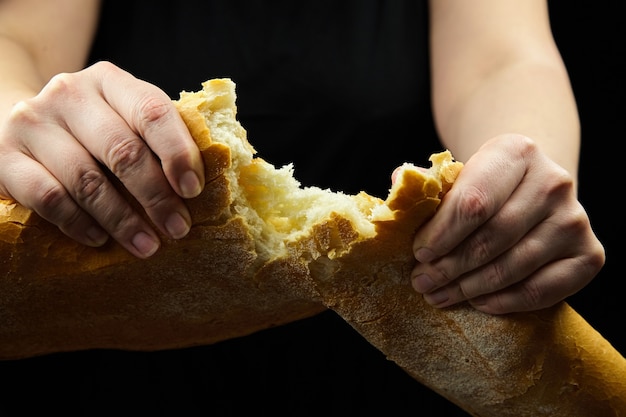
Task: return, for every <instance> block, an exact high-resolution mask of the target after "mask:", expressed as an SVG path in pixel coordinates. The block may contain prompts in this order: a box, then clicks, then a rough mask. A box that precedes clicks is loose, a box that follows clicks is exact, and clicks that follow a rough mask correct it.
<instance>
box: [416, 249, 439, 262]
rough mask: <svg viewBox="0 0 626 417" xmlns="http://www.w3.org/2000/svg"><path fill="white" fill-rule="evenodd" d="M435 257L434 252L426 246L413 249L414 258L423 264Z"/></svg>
mask: <svg viewBox="0 0 626 417" xmlns="http://www.w3.org/2000/svg"><path fill="white" fill-rule="evenodd" d="M435 257H436V256H435V253H434V252H433V251H431V250H430V249H428V248H419V249H418V250H416V251H415V259H417V261H418V262H421V263H423V264H427V263H428V262H430V261H432V260H433V259H435Z"/></svg>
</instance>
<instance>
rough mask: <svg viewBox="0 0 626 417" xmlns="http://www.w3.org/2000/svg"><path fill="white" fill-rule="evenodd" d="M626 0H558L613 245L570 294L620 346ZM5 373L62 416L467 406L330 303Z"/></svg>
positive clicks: (389, 411) (597, 200)
mask: <svg viewBox="0 0 626 417" xmlns="http://www.w3.org/2000/svg"><path fill="white" fill-rule="evenodd" d="M625 4H626V2H624V1H623V0H613V1H609V0H605V1H596V2H589V1H587V2H585V1H582V0H580V1H572V0H569V1H552V2H550V7H551V13H552V20H553V30H554V34H555V37H556V39H557V43H558V45H559V47H560V48H561V51H562V55H563V57H564V60H565V63H566V65H567V67H568V69H569V71H570V76H571V80H572V84H573V87H574V91H575V95H576V98H577V102H578V105H579V110H580V114H581V120H582V132H583V144H582V156H581V171H580V172H581V173H580V199H581V202H582V203H583V205H584V206H585V208H586V209H587V211H588V213H589V215H590V217H591V219H592V224H593V227H594V229H595V230H596V233H597V234H598V236H599V238H600V239H601V241H602V242H603V243H604V245H605V248H606V253H607V263H606V266H605V268H604V269H603V270H602V271H601V273H600V274H599V275H598V276H597V278H596V279H595V280H594V281H593V282H592V283H591V284H590V285H589V286H588V287H586V288H585V289H584V290H583V291H581V292H580V293H578V294H577V295H575V296H573V297H572V298H571V299H570V300H569V301H570V303H571V304H572V305H573V306H574V308H575V309H576V310H577V311H578V312H579V313H581V314H582V315H583V317H585V318H586V319H587V320H588V321H589V322H590V324H591V325H593V326H594V327H595V328H596V329H597V330H598V331H599V332H600V333H601V334H602V335H603V336H604V337H606V338H607V339H608V340H609V341H610V342H611V343H612V344H613V345H614V346H615V347H616V348H617V349H618V350H619V351H620V352H621V353H623V354H626V332H624V331H623V328H624V326H623V324H622V323H623V321H624V319H626V313H625V311H626V310H625V308H624V301H623V297H622V294H623V293H622V292H621V291H620V289H621V287H622V285H621V281H622V280H623V279H624V273H623V271H622V270H623V267H622V264H621V261H622V253H621V251H622V250H623V248H624V244H623V243H622V239H623V236H624V217H623V215H622V212H623V209H622V208H621V193H622V192H623V191H622V189H623V188H624V185H623V180H622V169H623V168H622V161H621V154H620V151H621V149H620V146H621V142H622V141H623V139H624V133H623V132H624V129H623V114H624V111H625V110H626V106H625V105H624V97H625V93H626V91H625V89H624V79H623V74H624V70H625V69H626V68H625V66H624V62H623V61H624V59H623V54H624V53H625V51H626V48H625V46H626V45H625V44H626V33H625V31H624V28H623V26H622V19H623V16H625V15H626V13H625V12H626V6H625ZM322 329H323V331H322ZM329 340H331V341H332V343H329ZM0 378H2V381H3V388H2V390H0V416H4V415H25V414H29V413H31V412H33V411H34V410H47V411H49V412H50V411H56V412H60V413H62V414H64V415H111V414H115V415H119V414H124V415H125V414H128V415H131V414H139V415H152V416H156V415H181V416H187V415H219V416H224V415H243V413H244V412H245V411H246V410H250V413H254V414H258V415H292V414H297V415H343V416H350V415H357V414H362V413H364V412H367V413H370V414H378V413H384V414H385V415H389V416H392V415H400V414H403V415H404V414H405V413H410V414H411V415H415V416H418V415H419V416H455V415H458V416H467V414H466V413H464V412H462V411H460V410H458V409H457V408H456V407H455V406H453V405H451V404H450V403H449V402H447V401H446V400H443V399H442V398H440V397H438V396H437V395H435V394H433V393H431V392H430V391H429V390H427V389H425V388H423V387H421V386H420V385H419V384H417V383H416V382H415V381H412V380H411V379H410V378H409V377H408V376H407V375H405V374H404V373H403V371H401V370H399V369H398V368H397V367H396V366H395V365H394V364H392V363H390V362H388V361H386V360H385V359H384V358H383V357H382V356H381V355H380V354H379V352H377V351H376V350H375V349H373V348H372V347H371V346H369V344H367V343H366V342H365V341H363V340H362V338H361V337H360V336H358V335H357V334H355V333H354V332H353V331H352V329H350V328H349V327H348V326H347V325H346V324H345V323H343V322H342V321H341V320H340V319H338V318H337V317H336V316H335V315H334V314H333V313H330V312H329V313H324V314H321V315H320V316H317V317H315V318H313V319H310V320H303V321H301V322H297V323H292V324H289V325H287V326H283V327H281V328H277V329H271V330H268V331H263V332H259V333H258V334H255V335H252V336H249V337H246V338H242V339H236V340H230V341H227V342H224V343H219V344H217V345H214V346H208V347H199V348H190V349H183V350H177V351H165V352H153V353H133V352H110V351H91V352H77V353H72V354H57V355H49V356H46V357H41V358H32V359H28V360H24V361H17V362H4V363H0Z"/></svg>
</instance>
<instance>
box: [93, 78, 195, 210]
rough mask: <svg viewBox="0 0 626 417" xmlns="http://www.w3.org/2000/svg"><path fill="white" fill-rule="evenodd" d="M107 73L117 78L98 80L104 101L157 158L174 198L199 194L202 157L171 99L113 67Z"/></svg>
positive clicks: (155, 88) (160, 91) (153, 87)
mask: <svg viewBox="0 0 626 417" xmlns="http://www.w3.org/2000/svg"><path fill="white" fill-rule="evenodd" d="M108 70H110V71H115V72H117V73H119V74H116V75H119V76H117V77H115V78H113V77H103V78H102V80H101V83H102V96H103V97H104V99H105V100H106V101H107V102H108V103H109V104H110V105H111V107H112V108H114V109H115V110H116V111H117V112H118V113H119V114H120V116H121V117H122V118H123V119H124V120H126V121H127V122H128V125H129V127H130V128H131V129H132V130H133V131H134V132H135V133H136V134H137V135H138V136H140V137H141V138H143V139H144V140H145V141H146V143H147V144H148V145H149V147H150V149H152V151H153V152H154V153H155V154H156V155H157V157H158V158H159V160H160V161H161V164H162V167H163V171H164V172H165V176H166V178H167V179H168V181H169V183H170V185H171V187H172V188H173V189H174V190H175V191H176V192H177V193H178V195H180V196H181V197H184V198H191V197H195V196H197V195H198V194H200V192H201V191H202V188H203V187H204V167H203V162H202V157H201V155H200V151H199V149H198V147H197V145H196V143H195V141H194V140H193V138H192V137H191V135H190V133H189V130H188V129H187V127H186V125H185V123H184V122H183V120H182V118H181V117H180V114H179V113H178V111H177V110H176V108H175V107H174V105H173V103H172V101H171V99H170V98H169V97H168V96H167V95H166V94H165V93H164V92H163V91H162V90H160V89H158V88H157V87H155V86H153V85H151V84H149V83H147V82H144V81H141V80H138V79H137V78H135V77H133V76H132V75H131V74H128V73H126V72H124V71H122V70H120V69H119V68H117V67H111V68H109V69H108ZM110 82H114V83H115V85H110V84H109V83H110Z"/></svg>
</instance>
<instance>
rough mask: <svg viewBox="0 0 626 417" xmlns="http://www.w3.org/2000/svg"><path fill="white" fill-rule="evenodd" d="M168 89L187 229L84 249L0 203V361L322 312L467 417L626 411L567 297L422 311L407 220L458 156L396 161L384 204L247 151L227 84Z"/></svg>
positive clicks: (448, 180) (191, 339)
mask: <svg viewBox="0 0 626 417" xmlns="http://www.w3.org/2000/svg"><path fill="white" fill-rule="evenodd" d="M203 87H204V88H203V90H201V91H198V92H194V93H187V92H183V93H181V97H180V100H178V101H176V102H175V103H176V106H177V107H178V109H179V111H180V113H181V115H182V117H183V119H184V120H185V122H186V123H187V126H188V127H189V130H190V132H191V133H192V135H193V136H194V138H195V139H196V141H197V142H198V145H199V147H200V149H201V151H202V153H203V156H204V159H205V166H206V171H207V172H206V175H207V185H206V187H205V190H204V191H203V193H202V195H201V196H199V197H197V198H195V199H192V200H189V202H188V204H189V207H190V210H191V212H192V217H193V226H192V228H191V232H190V233H189V235H188V236H187V237H186V238H184V239H182V240H179V241H171V240H165V241H164V244H163V246H162V248H161V250H160V251H159V252H158V253H157V254H156V255H155V256H153V257H152V258H150V259H148V260H139V259H136V258H134V257H132V256H131V255H130V254H128V253H126V252H125V251H124V250H123V249H122V248H121V247H120V246H118V245H117V244H115V243H114V242H111V243H109V244H108V245H107V246H106V247H104V248H99V249H94V248H88V247H84V246H81V245H79V244H77V243H74V242H73V241H71V240H70V239H69V238H67V237H65V236H64V235H63V234H62V233H61V232H59V231H58V230H57V229H56V228H55V227H54V226H51V225H50V224H48V223H46V222H45V221H43V220H41V219H40V218H39V217H38V216H36V215H35V214H33V213H31V212H29V211H28V210H25V209H24V208H22V207H21V206H19V205H17V204H15V203H14V202H11V201H1V202H0V254H1V255H2V257H1V258H0V358H2V359H16V358H24V357H29V356H35V355H42V354H47V353H52V352H60V351H73V350H82V349H90V348H114V349H127V350H157V349H168V348H178V347H186V346H192V345H200V344H210V343H215V342H218V341H220V340H225V339H229V338H233V337H237V336H243V335H246V334H250V333H252V332H255V331H259V330H262V329H265V328H269V327H272V326H278V325H281V324H285V323H288V322H291V321H294V320H298V319H300V318H304V317H308V316H311V315H314V314H317V313H319V312H321V311H323V310H325V309H327V308H331V309H333V310H334V311H336V312H337V313H338V314H340V315H341V316H342V317H343V318H344V319H345V320H346V321H347V322H348V323H350V324H351V325H352V326H353V327H354V328H355V329H356V330H357V331H358V332H360V334H362V335H363V336H364V337H365V338H366V339H367V340H368V341H369V342H370V343H372V344H373V345H374V346H376V347H377V348H378V349H380V350H381V351H382V352H383V353H384V354H385V355H387V357H389V359H391V360H393V361H394V362H395V363H397V364H398V365H399V366H400V367H402V368H403V369H404V370H405V371H406V372H407V373H409V374H410V375H411V376H413V377H414V378H415V379H416V380H418V381H419V382H421V383H423V384H425V385H426V386H428V387H430V388H431V389H433V390H434V391H436V392H438V393H439V394H441V395H443V396H444V397H445V398H447V399H449V400H450V401H452V402H454V403H455V404H457V405H458V406H460V407H461V408H463V409H465V410H467V411H468V412H469V413H470V414H472V415H475V416H483V417H484V416H494V417H495V416H498V417H503V416H505V417H506V416H517V417H524V416H533V417H534V416H568V417H572V416H591V415H601V416H623V415H626V360H625V359H624V358H623V357H622V356H621V355H620V354H619V353H618V352H617V351H615V349H613V347H612V346H611V345H610V344H609V343H608V342H607V341H606V340H605V339H603V338H602V336H601V335H599V334H598V333H597V332H595V330H594V329H593V328H591V326H589V324H587V323H586V322H585V320H584V319H583V318H582V317H580V316H579V315H578V314H577V313H576V312H575V311H574V310H573V309H571V308H570V307H569V306H568V305H567V304H565V303H561V304H559V305H557V306H555V307H554V308H551V309H547V310H543V311H540V312H536V313H526V314H518V315H510V316H505V317H501V316H490V315H486V314H483V313H480V312H477V311H476V310H473V309H472V308H470V307H467V306H461V307H455V308H450V309H444V310H438V309H434V308H432V307H430V306H428V305H427V304H426V303H425V302H424V301H423V299H422V298H421V297H420V296H419V295H418V294H417V293H415V292H414V291H413V290H412V288H411V286H410V282H409V272H410V270H411V268H412V266H413V262H414V258H413V256H412V253H411V241H412V236H413V234H414V232H415V230H416V229H417V228H418V227H419V226H420V225H421V224H423V223H424V222H425V221H426V220H428V219H429V218H430V217H431V216H432V215H433V214H434V213H435V210H436V208H437V206H438V204H439V203H440V201H441V198H442V196H443V195H444V194H445V192H446V191H447V190H448V189H449V187H450V186H451V185H452V183H453V182H454V180H455V178H456V175H457V174H458V172H459V171H460V169H461V167H462V164H460V163H458V162H455V161H454V160H453V159H452V157H451V154H450V153H449V152H447V151H446V152H442V153H440V154H435V155H433V156H432V157H431V161H432V167H431V168H430V169H429V170H428V171H422V170H420V169H418V168H416V167H414V166H412V165H410V164H405V165H404V166H403V167H402V169H401V170H400V172H399V175H398V177H397V180H396V182H395V184H394V185H393V186H392V188H391V190H390V192H389V195H388V196H387V198H386V199H385V200H382V199H379V198H376V197H372V196H370V195H367V194H366V193H360V194H358V195H345V194H342V193H339V192H331V191H329V190H322V189H319V188H315V187H302V186H301V185H300V184H299V183H298V182H297V181H296V180H295V179H294V175H293V172H292V167H290V166H285V167H282V168H276V167H274V166H272V165H271V164H269V163H268V162H266V161H264V160H263V159H261V158H258V157H255V151H254V149H253V147H252V146H251V145H250V144H249V143H248V141H247V139H246V132H245V130H244V129H243V128H242V126H241V125H240V124H239V123H238V122H237V120H236V105H235V86H234V84H233V83H232V81H230V80H228V79H218V80H210V81H207V82H206V83H204V84H203Z"/></svg>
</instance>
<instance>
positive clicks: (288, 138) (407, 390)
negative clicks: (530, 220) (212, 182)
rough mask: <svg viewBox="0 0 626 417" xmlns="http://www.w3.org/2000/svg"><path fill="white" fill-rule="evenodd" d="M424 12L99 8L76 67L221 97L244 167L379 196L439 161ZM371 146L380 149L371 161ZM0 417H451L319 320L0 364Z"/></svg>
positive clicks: (341, 329) (325, 1)
mask: <svg viewBox="0 0 626 417" xmlns="http://www.w3.org/2000/svg"><path fill="white" fill-rule="evenodd" d="M425 5H426V2H415V1H397V0H394V1H387V2H385V1H372V0H353V1H343V0H342V1H335V0H331V1H329V0H315V1H301V0H295V1H293V0H289V1H271V2H270V1H242V0H222V1H157V2H155V1H153V0H146V1H108V2H105V3H104V6H103V9H102V18H101V22H100V30H99V34H98V37H97V38H96V40H95V43H94V48H93V53H92V55H91V62H95V61H97V60H110V61H112V62H114V63H115V64H117V65H119V66H120V67H122V68H124V69H126V70H128V71H130V72H131V73H133V74H134V75H135V76H137V77H139V78H141V79H144V80H147V81H150V82H151V83H154V84H156V85H157V86H160V87H161V88H163V89H164V90H165V91H166V92H167V93H168V94H169V95H170V96H171V97H172V98H177V96H178V93H179V91H181V90H188V91H193V90H197V89H199V88H200V83H201V82H202V81H204V80H206V79H209V78H214V77H230V78H232V79H233V80H234V81H235V82H236V83H237V91H238V110H239V118H240V120H241V122H242V124H243V126H244V127H245V128H246V129H247V131H248V137H249V140H250V141H251V143H252V144H253V145H254V146H255V148H256V149H257V150H258V152H259V156H261V157H263V158H264V159H266V160H268V161H269V162H272V163H274V164H275V165H277V166H280V165H283V164H286V163H294V165H295V176H296V177H297V178H298V179H299V180H300V181H301V182H302V184H303V185H317V186H322V187H324V188H327V187H329V188H332V189H335V190H341V191H344V192H350V193H356V192H358V191H360V190H366V191H368V192H369V193H371V194H375V195H380V196H386V194H387V190H388V188H389V186H390V175H391V173H392V170H393V168H395V167H396V166H398V165H400V164H401V163H402V162H404V161H412V162H416V163H420V164H427V163H428V161H427V158H428V156H429V155H430V154H431V153H432V152H434V151H438V150H440V147H439V146H440V145H439V143H438V142H437V141H436V137H435V134H434V129H433V126H432V121H431V113H430V107H429V90H428V84H429V79H428V76H429V74H428V64H427V52H428V51H427V26H426V23H427V10H426V6H425ZM381 146H384V148H382V147H381ZM0 365H1V366H0V372H1V373H2V375H3V378H4V379H5V380H6V379H7V377H8V376H9V375H10V379H9V380H10V381H11V384H12V391H11V392H22V391H23V392H28V395H29V396H30V397H31V399H32V400H31V401H28V402H26V403H25V402H23V401H21V400H18V397H15V398H13V397H12V396H11V398H7V399H5V400H4V401H0V415H4V414H2V412H3V411H4V412H5V413H6V414H7V415H25V414H29V411H32V410H34V409H37V408H41V406H45V407H46V409H47V410H49V411H51V410H57V411H60V412H61V413H63V414H64V415H68V414H69V415H89V416H94V415H119V413H121V412H127V413H129V415H130V414H136V415H151V416H157V415H167V416H170V415H171V416H174V415H176V416H190V415H195V414H202V415H216V416H229V415H250V414H251V415H302V416H307V415H324V416H333V415H341V416H352V415H360V414H363V413H368V414H372V413H373V414H379V415H385V416H393V415H400V414H404V413H410V415H424V416H430V415H432V416H443V415H445V416H454V415H460V416H465V415H466V414H465V413H464V412H460V411H459V410H458V408H456V406H454V405H452V404H451V403H449V402H448V401H446V400H444V399H443V398H442V397H440V396H439V395H437V394H435V393H433V392H432V391H430V390H429V389H427V388H425V387H423V386H422V385H421V384H420V383H418V382H417V381H415V380H413V379H412V378H410V377H409V376H408V375H406V374H405V373H404V371H402V370H401V369H399V368H398V367H397V366H396V365H395V364H394V363H392V362H390V361H388V360H386V359H385V358H384V357H383V355H382V354H381V353H380V352H378V351H377V350H376V349H374V348H373V347H372V346H371V345H369V343H367V342H366V341H365V340H364V339H363V338H362V337H361V336H360V335H358V334H357V333H356V332H355V331H354V330H353V329H352V328H351V327H349V326H348V325H347V324H346V323H345V322H343V320H341V319H340V318H339V317H337V316H336V315H335V314H334V313H332V312H327V313H323V314H320V315H319V316H316V317H313V318H311V319H307V320H303V321H300V322H297V323H292V324H289V325H286V326H281V327H278V328H274V329H270V330H267V331H262V332H259V333H257V334H254V335H250V336H248V337H244V338H240V339H235V340H229V341H226V342H223V343H218V344H216V345H213V346H204V347H195V348H189V349H181V350H170V351H163V352H152V353H141V352H117V351H106V350H103V351H89V352H75V353H64V354H56V355H49V356H45V357H41V358H33V359H28V360H23V361H15V362H5V363H2V364H0Z"/></svg>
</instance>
